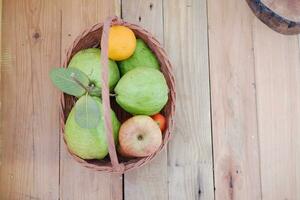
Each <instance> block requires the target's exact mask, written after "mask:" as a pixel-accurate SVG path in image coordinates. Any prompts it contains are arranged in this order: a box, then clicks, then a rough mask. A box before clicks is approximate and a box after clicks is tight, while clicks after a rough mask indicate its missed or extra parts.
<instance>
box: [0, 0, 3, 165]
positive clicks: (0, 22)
mask: <svg viewBox="0 0 300 200" xmlns="http://www.w3.org/2000/svg"><path fill="white" fill-rule="evenodd" d="M1 41H2V0H0V83H1V71H2V70H1V69H2V43H1ZM1 95H2V92H1V91H0V97H1ZM1 111H2V99H1V98H0V113H1ZM1 127H2V115H1V114H0V129H1ZM2 142H3V141H2V134H1V135H0V167H1V161H2Z"/></svg>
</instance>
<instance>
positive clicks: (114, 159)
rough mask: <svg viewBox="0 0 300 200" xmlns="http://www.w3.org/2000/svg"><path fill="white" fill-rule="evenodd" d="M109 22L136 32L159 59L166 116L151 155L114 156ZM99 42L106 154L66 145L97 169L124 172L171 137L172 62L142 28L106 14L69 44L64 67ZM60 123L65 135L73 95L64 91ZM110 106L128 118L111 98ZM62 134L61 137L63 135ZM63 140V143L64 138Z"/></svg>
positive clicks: (173, 107) (79, 160)
mask: <svg viewBox="0 0 300 200" xmlns="http://www.w3.org/2000/svg"><path fill="white" fill-rule="evenodd" d="M111 25H122V26H126V27H128V28H130V29H131V30H132V31H133V32H134V33H135V35H136V37H137V38H141V39H142V40H144V41H145V42H146V43H147V45H148V46H149V48H150V49H151V50H152V51H153V52H154V53H155V55H156V57H157V59H158V60H159V63H160V66H161V71H162V73H163V74H164V76H165V79H166V81H167V84H168V87H169V90H170V92H169V99H168V102H167V104H166V106H165V108H164V109H163V111H162V113H163V114H164V115H165V117H166V119H167V128H166V130H165V131H164V133H163V141H162V145H161V146H160V148H159V149H158V150H157V151H156V152H155V153H154V154H152V155H150V156H148V157H144V158H134V159H126V158H123V157H121V156H117V153H116V148H115V144H114V142H113V136H112V135H113V134H112V131H111V124H110V123H111V122H110V121H111V119H110V109H109V108H110V98H109V89H108V84H107V76H108V66H107V63H108V57H107V51H108V48H107V47H108V45H107V43H108V31H109V27H110V26H111ZM100 43H101V64H102V67H103V68H102V103H103V114H104V124H105V131H106V135H107V137H108V138H107V141H108V149H109V158H110V159H109V158H105V159H103V160H84V159H81V158H80V157H78V156H76V155H75V154H73V153H72V152H71V151H70V150H69V149H68V151H69V153H70V155H71V156H72V157H73V158H74V159H75V160H76V161H77V162H79V163H80V164H81V165H83V166H84V167H87V168H90V169H93V170H97V171H106V172H111V173H124V172H126V171H128V170H131V169H134V168H138V167H140V166H142V165H144V164H146V163H148V162H149V161H150V160H152V159H153V158H154V157H155V156H156V154H157V153H159V152H160V151H161V150H162V148H163V147H164V146H166V144H167V143H168V141H169V139H170V131H171V130H172V128H173V124H174V120H173V117H174V112H175V95H176V94H175V80H174V75H173V72H172V66H171V63H170V61H169V59H168V57H167V54H166V52H165V51H164V49H163V48H162V47H161V45H160V43H159V42H158V41H157V40H156V39H155V38H154V37H153V36H152V35H151V34H150V33H149V32H148V31H146V30H145V29H143V28H141V27H139V26H137V25H134V24H131V23H128V22H125V21H123V20H121V19H119V18H117V17H111V18H108V19H107V20H106V21H105V22H104V23H98V24H95V25H93V26H91V27H89V28H87V29H86V30H84V31H83V32H82V33H81V34H80V35H79V36H78V37H77V38H76V39H75V41H74V42H73V43H72V45H71V46H70V48H69V49H68V50H67V53H66V57H65V59H64V61H63V67H65V68H66V67H67V66H68V63H69V61H70V60H71V58H72V56H73V55H75V54H76V53H77V52H78V51H80V50H82V49H86V48H91V47H98V46H99V44H100ZM60 102H61V104H60V105H61V106H60V124H61V133H62V134H63V135H64V125H65V121H66V118H67V116H68V114H69V112H70V111H71V109H72V107H73V106H74V104H75V98H74V97H71V96H69V95H66V94H62V95H61V97H60ZM111 104H112V109H113V110H115V112H116V114H117V116H118V119H119V120H120V121H121V122H123V121H124V120H126V119H128V117H129V115H128V114H127V113H125V111H122V110H121V109H120V108H119V106H118V105H117V104H116V103H115V102H112V103H111ZM63 138H64V137H63ZM64 143H65V144H66V141H65V138H64Z"/></svg>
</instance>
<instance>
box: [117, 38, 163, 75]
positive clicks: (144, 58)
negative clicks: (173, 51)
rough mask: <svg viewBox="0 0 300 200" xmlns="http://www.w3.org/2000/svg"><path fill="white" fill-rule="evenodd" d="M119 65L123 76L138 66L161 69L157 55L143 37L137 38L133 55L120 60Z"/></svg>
mask: <svg viewBox="0 0 300 200" xmlns="http://www.w3.org/2000/svg"><path fill="white" fill-rule="evenodd" d="M118 65H119V69H120V72H121V75H122V76H123V75H124V74H125V73H127V72H128V71H130V70H132V69H134V68H136V67H151V68H154V69H159V63H158V61H157V58H156V56H155V55H154V53H153V52H152V51H151V49H150V48H149V47H148V46H147V44H146V43H145V42H144V41H143V40H141V39H137V40H136V49H135V51H134V53H133V55H132V56H131V57H129V58H128V59H126V60H123V61H120V62H118Z"/></svg>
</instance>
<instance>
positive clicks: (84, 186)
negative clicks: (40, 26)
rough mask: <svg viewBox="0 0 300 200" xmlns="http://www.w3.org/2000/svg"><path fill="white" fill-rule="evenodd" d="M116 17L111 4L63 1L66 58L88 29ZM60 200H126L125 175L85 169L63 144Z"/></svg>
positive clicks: (63, 50)
mask: <svg viewBox="0 0 300 200" xmlns="http://www.w3.org/2000/svg"><path fill="white" fill-rule="evenodd" d="M114 2H116V1H114ZM114 14H115V7H114V3H113V2H111V1H105V0H89V1H82V0H64V1H62V58H63V57H64V56H65V50H66V49H67V48H68V47H69V45H70V44H71V43H72V42H73V40H74V39H75V38H76V37H77V35H78V34H79V33H81V32H82V31H83V29H84V28H86V27H88V26H90V25H93V24H95V23H97V22H102V21H103V20H105V18H106V17H108V16H109V15H114ZM60 198H61V199H63V200H82V199H88V200H93V199H105V200H109V199H113V200H115V199H122V176H120V175H110V174H106V173H101V172H94V171H92V170H89V169H86V168H84V167H82V166H81V165H79V164H78V163H77V162H76V161H74V160H73V159H72V158H71V157H70V156H69V155H68V153H67V151H66V148H65V146H64V143H63V141H61V170H60Z"/></svg>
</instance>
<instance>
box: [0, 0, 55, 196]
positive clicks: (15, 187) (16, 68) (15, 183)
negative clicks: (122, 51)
mask: <svg viewBox="0 0 300 200" xmlns="http://www.w3.org/2000/svg"><path fill="white" fill-rule="evenodd" d="M57 3H58V1H56V0H53V1H46V0H28V1H18V0H4V1H3V23H2V28H3V29H2V37H3V38H4V40H3V43H2V47H3V49H4V50H5V51H3V53H4V52H5V54H2V61H3V62H2V66H1V67H2V71H1V75H2V79H1V93H2V95H1V101H2V110H1V119H2V127H1V134H2V138H3V148H2V150H3V154H2V158H1V159H2V165H1V168H0V177H1V179H0V199H3V200H16V199H22V200H23V199H25V200H27V199H35V200H53V199H58V198H59V195H58V191H59V135H58V131H59V125H58V120H59V119H58V112H57V111H58V103H59V102H58V99H57V97H58V93H57V90H56V89H54V87H53V86H52V84H51V82H50V80H49V77H48V73H49V70H50V69H51V67H52V66H55V65H59V60H60V52H59V49H60V40H59V38H60V26H59V25H60V13H59V8H58V7H57ZM3 55H4V56H3Z"/></svg>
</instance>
